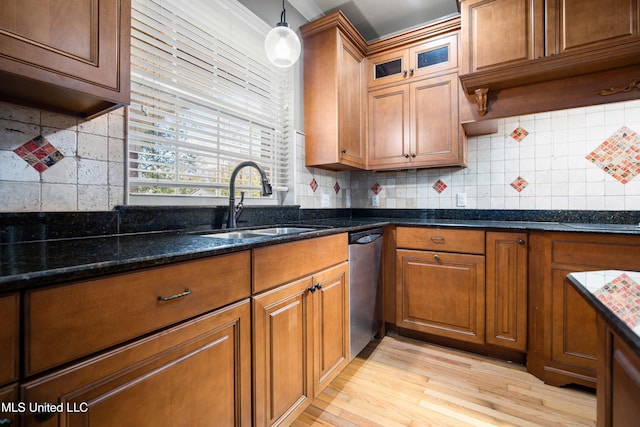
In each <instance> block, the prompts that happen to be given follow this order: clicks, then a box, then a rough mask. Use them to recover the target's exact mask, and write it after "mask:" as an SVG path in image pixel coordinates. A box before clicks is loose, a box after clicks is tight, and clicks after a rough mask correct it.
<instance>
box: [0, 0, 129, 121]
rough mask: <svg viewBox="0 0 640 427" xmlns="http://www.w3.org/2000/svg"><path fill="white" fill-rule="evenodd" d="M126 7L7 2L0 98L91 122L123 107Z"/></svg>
mask: <svg viewBox="0 0 640 427" xmlns="http://www.w3.org/2000/svg"><path fill="white" fill-rule="evenodd" d="M130 34H131V1H130V0H112V1H98V0H91V1H87V0H55V1H53V0H6V1H3V2H2V7H0V95H1V96H2V98H3V99H5V100H8V101H11V102H15V103H18V104H24V105H30V106H34V107H38V108H44V109H48V110H54V111H58V112H62V113H66V114H70V115H74V116H79V117H83V118H91V117H94V116H97V115H99V114H102V113H105V112H107V111H110V110H113V109H115V108H118V107H120V106H123V105H126V104H128V103H129V99H130V90H129V84H130V83H129V80H130V75H129V62H130V58H129V55H130V38H131V36H130Z"/></svg>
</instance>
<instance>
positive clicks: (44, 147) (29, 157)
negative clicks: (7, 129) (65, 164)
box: [13, 135, 64, 173]
mask: <svg viewBox="0 0 640 427" xmlns="http://www.w3.org/2000/svg"><path fill="white" fill-rule="evenodd" d="M13 152H14V153H16V154H17V155H18V156H20V157H21V158H22V160H24V161H25V162H27V163H29V164H30V165H31V167H32V168H34V169H35V170H37V171H38V172H40V173H42V172H44V171H46V170H47V169H49V168H50V167H51V166H53V165H55V164H56V163H58V162H59V161H60V160H62V159H64V156H63V155H62V153H61V152H59V151H58V149H57V148H56V147H54V146H53V145H51V143H50V142H49V141H47V139H46V138H45V137H43V136H42V135H38V136H36V137H35V138H33V139H32V140H31V141H27V142H25V143H24V144H22V145H21V146H20V147H18V148H16V149H15V150H13Z"/></svg>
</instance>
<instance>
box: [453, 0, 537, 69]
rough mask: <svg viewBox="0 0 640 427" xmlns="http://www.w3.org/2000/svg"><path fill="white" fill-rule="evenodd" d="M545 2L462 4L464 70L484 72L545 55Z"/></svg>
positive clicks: (474, 0) (493, 0)
mask: <svg viewBox="0 0 640 427" xmlns="http://www.w3.org/2000/svg"><path fill="white" fill-rule="evenodd" d="M543 3H544V0H471V1H464V2H463V3H462V8H463V9H462V11H461V15H462V31H463V33H462V34H463V39H462V40H463V41H462V44H463V48H465V50H464V57H463V60H462V62H463V64H464V65H463V67H464V68H463V69H464V70H466V71H467V72H475V71H482V70H487V69H492V68H497V67H502V66H505V65H510V64H516V63H519V62H523V61H527V60H529V59H534V58H538V57H541V56H542V55H543V54H544V44H543V40H544V37H543V36H544V35H543V31H544V28H543V27H544V18H543V17H544V14H543V13H544V11H543Z"/></svg>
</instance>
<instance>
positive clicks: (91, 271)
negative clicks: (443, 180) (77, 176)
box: [0, 217, 640, 292]
mask: <svg viewBox="0 0 640 427" xmlns="http://www.w3.org/2000/svg"><path fill="white" fill-rule="evenodd" d="M300 224H305V225H309V226H317V227H318V228H317V229H316V230H314V231H312V232H307V233H304V234H298V235H289V236H278V237H266V236H265V237H262V238H258V239H228V240H226V239H225V240H223V239H215V238H211V237H204V236H202V234H205V233H207V232H208V233H211V232H220V231H227V230H198V231H167V232H143V233H129V234H113V235H101V236H95V237H78V238H69V239H52V240H38V241H28V242H16V243H2V244H0V292H8V291H15V290H20V289H29V288H34V287H40V286H46V285H51V284H56V283H61V282H65V281H70V280H78V279H87V278H92V277H97V276H101V275H105V274H112V273H119V272H124V271H130V270H134V269H139V268H146V267H153V266H157V265H163V264H168V263H171V262H178V261H185V260H189V259H196V258H202V257H208V256H214V255H221V254H225V253H231V252H237V251H242V250H249V249H252V248H256V247H261V246H267V245H272V244H278V243H285V242H289V241H295V240H301V239H307V238H311V237H320V236H324V235H329V234H336V233H344V232H349V231H356V230H359V229H365V228H370V227H378V226H384V225H391V224H392V225H405V226H428V227H458V228H482V229H504V230H532V231H533V230H536V231H558V232H592V233H614V234H631V235H640V227H638V226H637V225H635V224H630V225H626V224H574V223H558V222H529V221H487V220H452V219H410V218H409V219H408V218H375V217H363V218H329V219H317V220H311V221H302V222H299V223H297V225H300ZM276 225H277V224H276ZM263 227H264V226H263Z"/></svg>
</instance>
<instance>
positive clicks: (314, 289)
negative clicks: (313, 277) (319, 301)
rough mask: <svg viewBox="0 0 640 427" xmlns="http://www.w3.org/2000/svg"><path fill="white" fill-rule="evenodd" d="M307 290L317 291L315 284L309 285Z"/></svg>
mask: <svg viewBox="0 0 640 427" xmlns="http://www.w3.org/2000/svg"><path fill="white" fill-rule="evenodd" d="M307 290H308V291H309V292H311V293H314V292H315V291H316V287H315V286H309V287H308V288H307Z"/></svg>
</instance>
